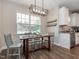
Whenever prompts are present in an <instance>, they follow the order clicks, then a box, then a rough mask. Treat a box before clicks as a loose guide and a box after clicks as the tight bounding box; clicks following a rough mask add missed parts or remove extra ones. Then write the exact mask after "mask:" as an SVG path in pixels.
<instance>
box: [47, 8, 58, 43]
mask: <svg viewBox="0 0 79 59" xmlns="http://www.w3.org/2000/svg"><path fill="white" fill-rule="evenodd" d="M58 9H59V8H58V7H55V8H53V9H52V10H50V12H49V14H48V18H47V21H53V20H57V26H52V27H48V33H54V34H55V37H54V43H55V44H57V43H58V42H59V41H58Z"/></svg>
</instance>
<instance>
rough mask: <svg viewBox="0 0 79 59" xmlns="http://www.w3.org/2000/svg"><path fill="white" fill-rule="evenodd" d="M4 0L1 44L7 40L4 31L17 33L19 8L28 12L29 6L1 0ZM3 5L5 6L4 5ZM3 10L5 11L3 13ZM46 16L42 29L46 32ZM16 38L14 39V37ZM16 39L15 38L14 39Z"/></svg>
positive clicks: (0, 27)
mask: <svg viewBox="0 0 79 59" xmlns="http://www.w3.org/2000/svg"><path fill="white" fill-rule="evenodd" d="M1 1H2V0H0V36H1V37H0V40H2V41H1V42H3V43H1V42H0V46H4V45H5V41H4V35H3V34H4V33H11V34H16V30H17V26H16V12H17V10H22V11H25V12H28V8H27V6H24V5H20V4H16V3H12V2H9V1H6V0H5V1H3V3H2V2H1ZM2 5H3V6H2ZM2 11H3V13H2ZM44 20H45V21H46V18H45V17H43V18H42V21H43V22H42V31H43V32H44V33H45V32H46V30H44V29H46V27H45V26H46V25H45V24H46V23H45V21H44ZM13 40H14V39H13ZM14 41H15V40H14Z"/></svg>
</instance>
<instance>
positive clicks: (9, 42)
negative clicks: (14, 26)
mask: <svg viewBox="0 0 79 59" xmlns="http://www.w3.org/2000/svg"><path fill="white" fill-rule="evenodd" d="M4 39H5V43H6V46H7V48H9V47H10V45H12V44H13V41H12V37H11V34H4Z"/></svg>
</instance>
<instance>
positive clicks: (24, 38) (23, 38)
mask: <svg viewBox="0 0 79 59" xmlns="http://www.w3.org/2000/svg"><path fill="white" fill-rule="evenodd" d="M49 36H50V37H53V36H54V35H39V36H35V37H21V38H20V40H26V39H35V38H42V37H49Z"/></svg>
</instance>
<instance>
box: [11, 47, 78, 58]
mask: <svg viewBox="0 0 79 59" xmlns="http://www.w3.org/2000/svg"><path fill="white" fill-rule="evenodd" d="M10 59H16V58H13V57H12V58H10ZM22 59H25V58H24V57H23V58H22ZM29 59H79V46H77V47H75V48H72V49H71V50H67V49H64V48H62V47H58V46H53V47H52V48H51V51H50V52H49V51H47V50H40V51H36V52H31V53H29Z"/></svg>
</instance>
